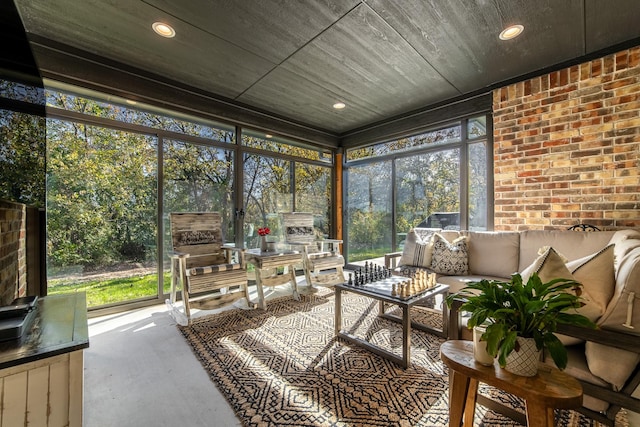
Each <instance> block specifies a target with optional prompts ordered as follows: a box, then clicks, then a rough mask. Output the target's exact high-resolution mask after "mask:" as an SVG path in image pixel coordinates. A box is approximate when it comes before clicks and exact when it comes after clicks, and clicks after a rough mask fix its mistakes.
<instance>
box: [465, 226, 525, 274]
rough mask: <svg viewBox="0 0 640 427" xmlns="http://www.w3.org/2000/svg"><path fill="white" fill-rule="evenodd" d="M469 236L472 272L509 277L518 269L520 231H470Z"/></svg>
mask: <svg viewBox="0 0 640 427" xmlns="http://www.w3.org/2000/svg"><path fill="white" fill-rule="evenodd" d="M468 236H469V244H468V246H469V273H470V274H473V275H478V276H493V277H507V278H508V277H511V275H512V274H513V273H515V272H517V271H518V255H519V252H520V233H518V232H517V231H503V232H493V231H470V232H469V233H468ZM497 254H499V256H496V255H497Z"/></svg>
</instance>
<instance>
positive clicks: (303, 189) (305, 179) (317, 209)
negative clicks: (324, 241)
mask: <svg viewBox="0 0 640 427" xmlns="http://www.w3.org/2000/svg"><path fill="white" fill-rule="evenodd" d="M296 211H297V212H311V213H313V214H314V215H313V216H314V226H315V228H316V231H317V232H319V233H320V234H321V235H322V236H324V237H325V238H328V237H329V236H330V231H331V169H329V168H327V167H324V166H314V165H308V164H304V163H299V162H296Z"/></svg>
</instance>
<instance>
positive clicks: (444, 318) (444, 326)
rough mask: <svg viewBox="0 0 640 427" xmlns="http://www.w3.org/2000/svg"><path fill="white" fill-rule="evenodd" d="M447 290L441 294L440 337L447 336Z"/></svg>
mask: <svg viewBox="0 0 640 427" xmlns="http://www.w3.org/2000/svg"><path fill="white" fill-rule="evenodd" d="M448 295H449V292H444V293H443V294H442V337H443V338H447V339H448V338H449V307H448V306H447V296H448Z"/></svg>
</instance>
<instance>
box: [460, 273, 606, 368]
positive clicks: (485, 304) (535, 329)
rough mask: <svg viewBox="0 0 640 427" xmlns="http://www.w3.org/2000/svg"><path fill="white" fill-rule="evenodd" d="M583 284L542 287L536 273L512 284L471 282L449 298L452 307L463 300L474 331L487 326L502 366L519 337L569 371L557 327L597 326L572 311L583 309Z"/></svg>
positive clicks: (517, 278) (568, 282)
mask: <svg viewBox="0 0 640 427" xmlns="http://www.w3.org/2000/svg"><path fill="white" fill-rule="evenodd" d="M580 286H581V284H580V283H578V282H576V281H574V280H567V279H561V278H558V279H554V280H551V281H549V282H547V283H542V280H540V277H538V275H537V274H536V273H534V274H532V275H531V277H530V278H529V280H528V281H527V283H526V284H524V283H523V281H522V277H521V276H520V274H514V275H512V276H511V281H509V282H501V281H495V280H481V281H479V282H471V283H469V284H468V285H467V286H466V287H465V288H463V289H462V290H461V291H460V292H457V293H454V294H451V295H449V296H448V297H447V304H448V305H449V306H451V304H452V302H453V300H454V299H462V300H463V301H464V303H463V304H462V306H461V307H460V310H463V311H467V312H470V313H471V317H470V319H469V322H468V325H467V326H468V327H469V328H473V327H474V326H478V325H483V324H486V323H488V326H487V327H486V332H485V333H484V334H483V335H482V339H483V340H485V341H486V342H487V351H488V352H489V354H491V355H493V356H498V362H499V363H500V366H502V367H504V366H505V364H506V358H507V356H508V355H509V353H511V351H513V350H514V348H515V347H516V337H518V336H520V337H523V338H533V339H535V341H536V346H537V347H538V349H542V348H544V347H546V348H547V349H548V350H549V353H550V354H551V357H552V358H553V361H554V362H555V363H556V365H557V366H558V367H559V368H560V369H564V368H565V367H566V366H567V351H566V349H565V348H564V346H563V345H562V343H561V342H560V340H559V339H558V338H557V337H556V336H555V335H554V332H555V331H556V329H557V326H558V324H568V325H576V326H583V327H591V328H594V327H595V324H594V323H593V322H591V321H590V320H589V319H587V318H586V317H584V316H582V315H580V314H577V313H568V312H567V311H569V310H575V309H577V308H580V307H581V306H582V305H583V304H582V302H581V301H580V297H579V296H578V295H579V289H580ZM569 291H573V292H569Z"/></svg>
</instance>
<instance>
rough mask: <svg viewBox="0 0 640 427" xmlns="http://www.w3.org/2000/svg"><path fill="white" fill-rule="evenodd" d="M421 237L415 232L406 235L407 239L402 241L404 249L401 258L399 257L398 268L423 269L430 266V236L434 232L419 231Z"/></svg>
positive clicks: (431, 244) (431, 242)
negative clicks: (407, 266) (404, 266)
mask: <svg viewBox="0 0 640 427" xmlns="http://www.w3.org/2000/svg"><path fill="white" fill-rule="evenodd" d="M420 232H421V235H418V233H416V231H415V230H413V229H412V230H410V231H409V233H408V234H407V238H406V239H405V241H404V248H403V250H402V256H401V257H400V262H399V263H398V265H399V266H402V265H409V266H413V267H425V268H429V267H430V266H431V253H432V251H433V240H432V238H431V237H432V236H433V234H434V233H435V231H434V232H426V231H425V230H424V229H423V230H420Z"/></svg>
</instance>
